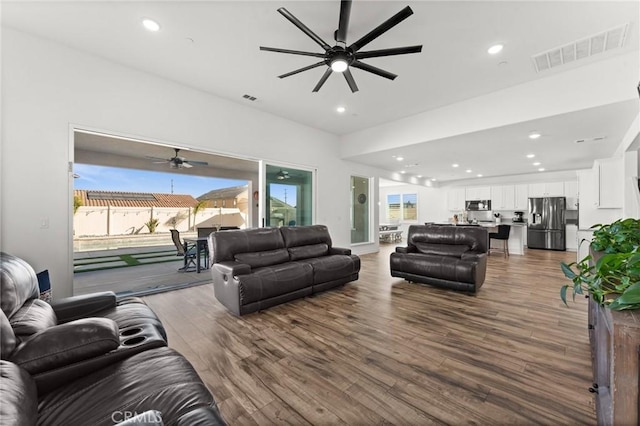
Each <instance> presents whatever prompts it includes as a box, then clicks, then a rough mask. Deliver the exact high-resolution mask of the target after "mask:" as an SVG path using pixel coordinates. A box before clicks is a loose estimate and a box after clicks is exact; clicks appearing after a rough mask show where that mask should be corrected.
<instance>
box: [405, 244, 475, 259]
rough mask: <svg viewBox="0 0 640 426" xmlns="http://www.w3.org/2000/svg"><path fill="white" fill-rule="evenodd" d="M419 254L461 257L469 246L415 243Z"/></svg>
mask: <svg viewBox="0 0 640 426" xmlns="http://www.w3.org/2000/svg"><path fill="white" fill-rule="evenodd" d="M415 244H416V248H417V249H418V252H419V253H422V254H435V255H439V256H452V257H462V255H463V254H464V253H466V252H468V251H469V246H467V245H464V244H431V243H415Z"/></svg>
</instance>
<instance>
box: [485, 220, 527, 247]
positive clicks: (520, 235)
mask: <svg viewBox="0 0 640 426" xmlns="http://www.w3.org/2000/svg"><path fill="white" fill-rule="evenodd" d="M478 225H480V226H483V227H485V228H489V229H488V230H489V232H498V225H510V226H511V231H510V232H509V240H508V241H507V246H508V247H509V254H518V255H524V241H525V237H526V232H527V224H526V222H508V221H504V222H502V223H495V222H480V223H478ZM490 242H491V247H492V248H497V249H502V241H498V240H491V241H490Z"/></svg>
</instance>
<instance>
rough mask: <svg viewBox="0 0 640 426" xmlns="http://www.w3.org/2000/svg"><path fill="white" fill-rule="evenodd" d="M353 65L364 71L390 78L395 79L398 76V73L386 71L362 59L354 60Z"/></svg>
mask: <svg viewBox="0 0 640 426" xmlns="http://www.w3.org/2000/svg"><path fill="white" fill-rule="evenodd" d="M351 66H352V67H354V68H359V69H361V70H363V71H369V72H370V73H373V74H375V75H379V76H380V77H384V78H388V79H389V80H395V78H396V77H397V75H396V74H393V73H390V72H389V71H385V70H383V69H380V68H378V67H374V66H373V65H369V64H365V63H364V62H360V61H353V63H352V64H351Z"/></svg>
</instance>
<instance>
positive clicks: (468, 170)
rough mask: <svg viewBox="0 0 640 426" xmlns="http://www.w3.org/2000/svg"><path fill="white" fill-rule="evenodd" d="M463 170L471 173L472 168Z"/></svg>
mask: <svg viewBox="0 0 640 426" xmlns="http://www.w3.org/2000/svg"><path fill="white" fill-rule="evenodd" d="M465 171H466V172H467V173H471V172H472V171H473V170H471V169H467V170H465Z"/></svg>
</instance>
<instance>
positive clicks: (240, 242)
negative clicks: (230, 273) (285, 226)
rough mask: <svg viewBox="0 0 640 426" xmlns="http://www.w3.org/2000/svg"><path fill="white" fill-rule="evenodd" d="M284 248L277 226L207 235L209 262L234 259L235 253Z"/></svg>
mask: <svg viewBox="0 0 640 426" xmlns="http://www.w3.org/2000/svg"><path fill="white" fill-rule="evenodd" d="M280 248H284V241H283V239H282V234H281V233H280V229H279V228H256V229H243V230H241V231H225V232H214V233H212V234H211V235H209V253H211V263H219V262H224V261H227V260H234V255H235V254H236V253H251V252H259V251H267V250H276V249H280Z"/></svg>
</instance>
